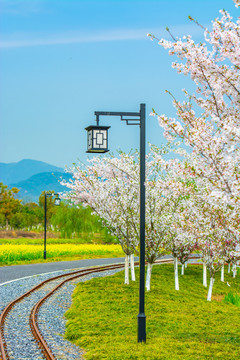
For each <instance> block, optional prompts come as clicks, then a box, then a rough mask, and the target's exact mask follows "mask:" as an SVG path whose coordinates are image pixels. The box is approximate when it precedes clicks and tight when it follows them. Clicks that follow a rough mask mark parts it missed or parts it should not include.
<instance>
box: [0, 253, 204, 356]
mask: <svg viewBox="0 0 240 360" xmlns="http://www.w3.org/2000/svg"><path fill="white" fill-rule="evenodd" d="M196 258H197V257H194V256H193V257H191V258H190V259H196ZM172 262H173V259H171V258H169V259H160V260H158V261H156V262H155V264H163V263H172ZM135 265H139V262H135ZM122 267H124V264H116V265H106V266H98V267H93V268H90V269H82V270H78V271H74V272H70V273H66V274H61V275H57V276H55V277H52V278H50V279H47V280H44V281H42V282H41V283H39V284H38V285H36V286H34V287H33V288H32V289H30V290H29V291H27V292H26V293H24V294H23V295H21V296H19V297H18V298H17V299H15V300H13V301H11V302H10V303H9V304H8V305H7V306H6V307H5V309H4V310H3V312H2V314H1V316H0V349H1V353H2V357H1V358H0V360H9V355H8V352H7V344H6V341H5V339H4V323H5V319H6V317H7V315H8V313H9V312H10V311H11V309H12V308H13V307H14V305H16V304H17V303H19V302H20V301H22V300H23V299H24V298H26V297H28V296H29V295H30V294H31V293H33V292H35V291H36V290H38V289H40V288H41V287H43V286H44V285H46V284H47V283H50V282H53V281H55V280H57V279H60V278H63V277H67V279H65V280H63V281H62V282H60V283H59V284H58V285H57V286H55V287H54V288H53V289H52V290H51V291H50V292H49V293H47V294H46V295H45V296H44V297H43V298H42V299H40V300H39V301H38V302H37V304H36V305H35V306H34V307H33V309H32V311H31V314H30V317H29V323H30V327H31V330H32V333H33V336H34V338H35V340H36V342H37V343H38V345H39V347H40V348H41V350H42V353H43V355H44V356H45V358H46V359H47V360H56V358H55V356H54V355H53V353H52V351H51V350H50V348H49V347H48V344H47V342H46V341H45V339H44V337H43V335H42V334H41V332H40V330H39V327H38V312H39V309H40V307H41V306H42V305H43V303H44V302H45V301H46V300H47V299H48V298H49V297H50V296H52V295H53V293H54V292H55V291H56V290H58V289H59V288H60V287H61V286H63V285H64V284H65V283H66V282H68V281H71V280H74V279H76V278H79V277H82V276H85V275H89V274H92V273H96V272H102V271H106V270H114V269H118V268H122Z"/></svg>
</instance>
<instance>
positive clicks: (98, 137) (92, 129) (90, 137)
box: [86, 126, 110, 153]
mask: <svg viewBox="0 0 240 360" xmlns="http://www.w3.org/2000/svg"><path fill="white" fill-rule="evenodd" d="M109 128H110V126H88V127H87V128H86V130H87V133H88V134H87V152H88V153H105V152H108V151H109V150H108V129H109Z"/></svg>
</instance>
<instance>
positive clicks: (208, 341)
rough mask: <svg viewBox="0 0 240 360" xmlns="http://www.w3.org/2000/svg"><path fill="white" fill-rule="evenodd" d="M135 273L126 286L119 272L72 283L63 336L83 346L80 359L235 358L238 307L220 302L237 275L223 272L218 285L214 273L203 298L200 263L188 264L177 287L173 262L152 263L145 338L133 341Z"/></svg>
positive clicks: (235, 289) (239, 339) (239, 341)
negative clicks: (209, 293)
mask: <svg viewBox="0 0 240 360" xmlns="http://www.w3.org/2000/svg"><path fill="white" fill-rule="evenodd" d="M179 270H180V269H179ZM226 270H227V267H226ZM179 272H180V271H179ZM136 273H137V274H136V275H137V281H136V282H135V283H133V282H131V284H130V285H128V286H127V285H124V284H123V281H124V274H123V272H120V273H118V274H115V275H114V276H110V277H106V278H96V279H92V280H90V281H87V282H85V283H79V284H78V285H77V287H76V289H75V291H74V295H73V305H72V307H71V308H70V309H69V310H68V311H67V313H66V317H67V319H68V321H67V329H66V334H65V336H66V338H67V339H69V340H70V341H73V342H74V343H75V344H77V345H78V346H80V347H81V348H84V349H85V351H86V353H85V358H86V359H88V360H89V359H92V360H93V359H94V360H102V359H107V360H113V359H114V360H125V359H134V360H135V359H149V360H150V359H152V360H153V359H154V360H159V359H167V360H177V359H182V360H187V359H193V360H196V359H209V360H210V359H213V360H216V359H222V360H235V359H236V360H239V359H240V307H238V306H236V305H233V304H231V303H226V302H225V301H224V298H225V295H227V294H228V293H229V292H230V291H231V292H232V293H235V294H236V293H238V294H239V291H240V289H239V274H238V276H237V277H236V278H235V279H233V278H232V277H231V276H230V275H228V274H225V282H224V283H222V282H221V281H220V273H219V274H217V276H216V280H215V283H214V288H213V300H212V301H211V302H208V301H207V300H206V298H207V289H206V288H204V287H203V286H202V267H201V266H197V265H189V266H188V268H187V269H186V270H185V275H184V276H181V275H180V279H179V280H180V290H179V291H175V290H174V275H173V265H157V266H154V267H153V274H152V283H151V291H150V292H148V293H146V302H145V304H146V306H145V308H146V309H145V313H146V316H147V342H146V344H139V343H137V315H138V301H139V291H138V290H139V282H138V269H136ZM227 282H228V284H229V285H230V287H229V286H228V285H227Z"/></svg>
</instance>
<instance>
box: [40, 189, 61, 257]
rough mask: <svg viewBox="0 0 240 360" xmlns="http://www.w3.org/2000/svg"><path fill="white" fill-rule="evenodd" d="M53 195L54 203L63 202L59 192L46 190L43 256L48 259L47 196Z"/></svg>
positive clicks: (57, 204)
mask: <svg viewBox="0 0 240 360" xmlns="http://www.w3.org/2000/svg"><path fill="white" fill-rule="evenodd" d="M50 196H51V197H53V196H55V199H54V205H56V206H59V205H60V204H61V199H60V197H59V194H54V193H47V192H46V191H45V193H44V200H45V201H44V251H43V258H44V259H45V260H46V258H47V250H46V247H47V198H48V197H50Z"/></svg>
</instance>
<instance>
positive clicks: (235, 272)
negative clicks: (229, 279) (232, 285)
mask: <svg viewBox="0 0 240 360" xmlns="http://www.w3.org/2000/svg"><path fill="white" fill-rule="evenodd" d="M232 272H233V277H234V278H235V277H236V274H237V266H236V264H233V266H232Z"/></svg>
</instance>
